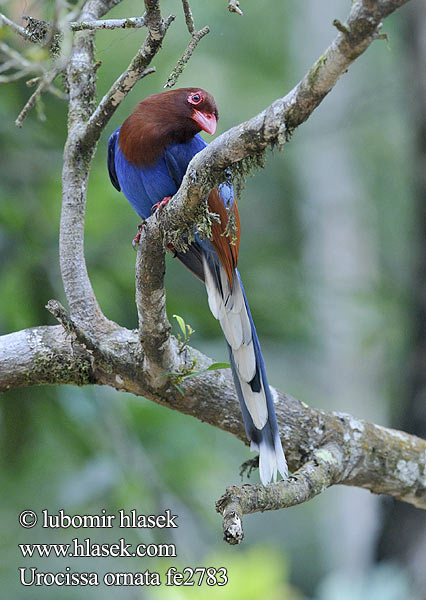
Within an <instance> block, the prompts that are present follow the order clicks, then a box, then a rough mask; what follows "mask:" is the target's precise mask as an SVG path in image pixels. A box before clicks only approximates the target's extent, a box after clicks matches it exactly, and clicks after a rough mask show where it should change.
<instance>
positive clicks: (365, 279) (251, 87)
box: [0, 0, 426, 600]
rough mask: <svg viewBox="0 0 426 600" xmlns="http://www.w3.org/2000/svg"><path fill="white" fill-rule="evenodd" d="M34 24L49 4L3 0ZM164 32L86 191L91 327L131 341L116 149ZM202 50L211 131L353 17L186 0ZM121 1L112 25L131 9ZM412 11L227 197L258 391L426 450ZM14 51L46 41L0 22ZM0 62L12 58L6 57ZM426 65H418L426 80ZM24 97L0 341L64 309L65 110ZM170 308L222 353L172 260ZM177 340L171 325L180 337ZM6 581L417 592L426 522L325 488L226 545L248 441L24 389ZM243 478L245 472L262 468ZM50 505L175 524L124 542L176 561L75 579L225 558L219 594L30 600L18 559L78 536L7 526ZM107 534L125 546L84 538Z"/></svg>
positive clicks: (3, 121)
mask: <svg viewBox="0 0 426 600" xmlns="http://www.w3.org/2000/svg"><path fill="white" fill-rule="evenodd" d="M0 6H1V10H4V11H6V13H7V14H8V16H9V17H11V18H13V19H14V20H15V21H18V22H20V17H21V15H22V14H31V15H33V16H37V15H38V16H39V17H41V18H46V19H48V18H49V17H50V16H51V10H52V3H51V2H47V1H46V2H41V1H38V2H37V1H36V2H30V1H25V2H22V1H18V0H16V1H12V2H0ZM162 6H163V12H164V13H168V12H175V13H177V14H178V18H177V21H176V23H175V24H173V25H172V26H171V28H170V30H169V33H168V34H167V36H166V40H165V43H164V48H163V50H162V51H161V52H160V54H159V55H158V57H157V58H156V59H155V61H154V64H155V66H156V68H157V73H156V74H155V75H150V76H149V77H147V78H146V79H144V80H143V81H142V82H140V83H139V84H138V85H137V87H136V89H135V91H133V93H132V94H131V95H130V96H129V97H128V98H127V99H126V100H125V101H124V102H123V104H122V105H121V106H120V109H119V110H118V111H117V113H116V114H115V115H114V117H113V119H112V121H111V123H110V125H109V127H108V128H107V131H106V132H105V134H104V136H103V137H102V139H101V141H100V143H99V147H98V150H97V153H96V157H95V160H94V163H93V169H92V172H91V176H90V185H89V192H88V207H87V220H86V258H87V265H88V269H89V274H90V277H91V280H92V283H93V286H94V289H95V292H96V294H97V297H98V299H99V301H100V304H101V306H102V307H103V309H104V312H105V314H106V315H107V316H108V317H110V318H111V319H114V320H115V321H117V322H119V323H120V324H122V325H125V326H127V327H129V328H135V327H136V326H137V315H136V308H135V302H134V295H135V293H134V264H135V254H134V253H133V250H132V248H131V244H130V242H131V239H132V237H133V235H134V234H135V231H136V225H137V224H138V222H139V221H138V217H137V216H136V215H135V214H134V213H133V211H132V209H131V207H130V205H128V203H127V201H126V200H125V198H124V196H123V195H121V194H119V193H118V192H116V191H115V190H114V188H113V187H112V186H111V184H110V182H109V179H108V174H107V171H106V160H105V157H106V145H107V140H108V136H109V135H110V133H112V131H113V130H114V129H115V128H116V127H117V126H118V125H120V124H121V122H122V121H123V120H124V119H125V118H126V116H127V115H128V114H129V113H130V112H131V110H132V109H133V107H134V105H135V104H136V103H137V102H138V101H139V100H140V99H142V98H144V97H145V96H147V95H149V94H151V93H157V92H159V91H161V89H162V86H163V85H164V82H165V81H166V79H167V76H168V75H169V73H170V71H171V70H172V69H173V67H174V65H175V63H176V60H177V58H178V57H179V56H180V55H181V54H182V52H183V50H184V48H185V46H186V43H187V41H188V33H187V30H186V27H185V22H184V19H183V16H182V12H181V6H180V3H179V2H178V1H177V0H173V1H172V0H168V1H164V2H163V3H162ZM192 8H193V13H194V17H195V20H196V25H197V26H198V27H201V26H204V25H206V24H208V25H209V26H210V28H211V33H210V34H209V35H208V36H207V37H206V38H204V39H203V40H202V42H201V43H200V46H199V47H198V49H197V50H196V52H195V54H194V56H193V58H192V60H191V62H190V63H189V65H188V66H187V68H186V70H185V72H184V74H183V75H182V77H181V78H180V80H179V84H178V85H179V86H200V87H203V88H206V89H207V90H209V91H210V92H211V93H212V94H213V95H214V96H215V98H216V101H217V103H218V106H219V109H220V121H219V126H218V133H221V132H223V131H224V130H226V129H228V128H229V127H231V126H233V125H235V124H237V123H239V122H241V121H243V120H245V119H247V118H249V117H251V116H252V115H254V114H255V113H257V112H259V111H260V110H261V109H263V108H264V107H265V106H266V105H268V104H269V103H270V102H272V101H273V100H274V99H275V98H276V97H278V96H281V95H284V94H285V93H286V92H287V91H288V90H289V89H291V87H293V85H295V84H296V83H297V81H298V80H299V79H300V78H301V77H302V76H303V75H304V73H305V72H306V70H307V69H308V68H309V67H310V66H311V64H313V62H314V61H315V60H316V59H317V58H318V56H320V54H321V53H322V51H323V50H324V49H325V47H326V46H327V45H328V44H329V43H330V42H331V40H332V39H333V37H334V36H335V33H336V32H335V30H334V28H333V26H332V21H333V19H334V18H339V19H341V20H342V21H343V20H344V19H345V17H346V16H347V14H348V12H349V9H350V2H349V1H348V2H338V1H337V0H331V1H329V2H326V3H324V2H318V0H302V1H299V2H291V1H286V2H272V1H270V0H269V1H267V0H257V1H256V2H253V1H250V0H246V1H244V2H243V6H242V8H243V9H244V12H245V14H244V16H243V17H238V16H236V15H231V14H229V13H228V11H227V10H226V2H225V1H223V2H200V1H199V0H194V1H193V2H192ZM140 13H141V3H140V2H136V0H126V1H125V2H123V3H122V4H121V5H120V6H119V7H117V8H116V9H115V10H114V11H113V12H112V13H111V14H110V15H108V16H109V17H113V16H116V17H124V16H137V15H139V14H140ZM425 24H426V9H425V7H424V5H423V3H422V2H420V0H413V1H412V2H410V3H409V4H408V5H407V6H406V7H404V8H402V9H401V10H400V11H398V12H397V13H396V14H394V15H393V16H391V17H390V18H389V19H387V20H386V22H385V25H384V31H385V32H386V33H387V34H388V36H389V40H388V42H386V41H377V42H375V43H374V44H373V45H372V47H371V48H370V49H369V50H368V51H367V53H366V54H365V55H363V56H362V57H361V58H360V59H359V60H358V61H357V62H356V63H355V64H354V65H353V67H351V69H350V71H349V72H348V73H347V74H346V75H345V76H344V77H343V78H342V80H341V81H340V82H339V84H338V85H337V86H336V88H335V89H334V90H333V91H332V92H331V94H330V95H329V97H327V98H326V99H325V100H324V102H323V104H322V105H321V106H320V107H319V109H318V110H316V111H315V113H314V114H313V116H312V117H311V118H310V119H309V121H308V122H307V123H306V124H304V125H303V126H302V127H300V128H299V129H298V130H297V131H296V133H295V135H294V136H293V139H292V141H291V143H290V144H288V145H286V147H285V149H284V151H283V152H282V153H280V152H274V153H273V154H272V153H271V154H269V155H268V158H267V163H266V166H265V168H264V169H263V170H261V171H259V172H257V173H256V174H255V176H254V177H253V178H250V179H248V181H247V183H246V187H245V190H244V192H243V195H242V198H241V201H240V213H241V219H242V226H243V237H242V243H241V252H240V272H241V274H242V278H243V281H244V284H245V287H246V291H247V294H248V298H249V301H250V305H251V308H252V312H253V316H254V320H255V322H256V326H257V329H258V332H259V335H260V339H261V342H262V347H263V350H264V355H265V359H266V364H267V370H268V373H269V378H270V381H271V383H272V384H273V385H275V386H277V387H279V388H280V389H282V390H285V391H287V392H289V393H291V394H292V395H294V396H296V397H297V398H299V399H300V400H304V401H305V402H307V403H308V404H311V405H313V406H318V407H321V408H325V409H327V410H336V411H342V412H349V413H352V414H354V415H355V416H357V417H361V418H364V419H367V420H371V421H374V422H377V423H379V424H382V425H386V426H394V427H397V428H402V429H405V430H406V431H409V432H413V433H416V434H418V435H422V436H425V435H426V402H425V383H426V382H425V360H424V359H425V354H426V343H425V342H426V339H425V338H426V332H425V309H426V306H425V277H424V276H425V274H426V257H425V253H424V250H425V248H424V234H425V232H426V219H425V210H424V206H425V205H424V196H425V194H424V192H425V168H424V165H425V163H424V158H425V144H426V142H425V140H426V135H425V134H426V109H425V104H424V102H425V96H424V92H425V88H426V85H425V71H424V59H425V54H424V50H425V46H424V31H425V30H426V28H425ZM144 35H145V32H144V30H117V31H107V32H100V33H98V34H97V58H98V59H99V60H101V61H102V67H101V68H100V69H99V71H98V75H99V86H98V88H99V96H100V97H101V96H102V94H103V93H105V92H106V90H107V89H108V87H109V85H110V84H111V83H112V81H113V80H114V79H115V78H116V77H117V76H118V74H119V73H120V72H121V71H122V70H123V69H124V68H125V67H126V66H127V64H128V62H129V60H130V58H131V57H132V56H133V55H134V54H135V52H136V50H137V48H138V47H139V45H140V42H141V39H142V37H143V36H144ZM2 41H5V42H7V43H9V44H11V45H13V46H14V47H15V48H17V49H18V50H20V51H21V52H24V53H25V54H26V55H27V56H28V57H33V58H34V53H35V52H37V49H36V48H34V47H32V46H29V45H26V44H25V42H23V41H22V40H16V39H14V38H13V36H12V35H11V34H10V33H9V31H6V30H5V29H2V30H0V43H1V42H2ZM0 60H3V59H2V57H1V54H0ZM422 65H423V67H422ZM30 93H31V91H30V90H28V88H27V87H26V86H25V84H24V83H18V84H14V85H8V86H3V87H2V88H1V90H0V114H1V118H0V253H1V258H0V261H1V262H0V269H1V270H0V333H9V332H12V331H15V330H18V329H22V328H25V327H32V326H35V325H39V324H40V325H41V324H46V323H52V324H53V319H52V317H51V316H50V315H49V314H48V313H47V311H46V310H45V309H44V305H45V304H46V302H47V301H48V300H49V299H50V298H57V299H59V300H61V301H62V302H65V299H64V294H63V290H62V285H61V279H60V273H59V267H58V258H57V257H58V228H59V215H60V202H61V157H62V148H63V144H64V141H65V136H66V118H67V117H66V103H65V102H61V101H60V100H58V99H56V98H53V97H51V96H45V97H44V98H43V106H39V110H38V114H39V116H40V115H42V114H43V113H44V114H45V115H46V120H45V121H43V120H39V119H37V113H36V111H34V112H33V113H31V115H30V116H29V118H28V119H27V121H26V122H25V124H24V127H23V128H22V129H17V128H16V127H15V125H14V120H15V118H16V116H17V114H18V113H19V111H20V109H21V108H22V106H23V104H24V103H25V101H26V99H27V98H28V96H29V94H30ZM167 292H168V296H167V301H168V311H169V315H172V314H174V313H177V314H178V315H181V316H182V317H183V318H184V319H185V321H186V322H188V323H190V324H191V326H192V327H193V328H194V329H195V330H196V333H195V334H194V336H193V337H192V340H191V342H192V345H194V346H195V347H197V348H199V349H201V350H203V351H204V352H206V353H207V354H209V355H210V356H212V357H213V358H215V359H217V360H227V357H226V352H225V348H224V343H223V341H222V337H221V332H220V329H219V327H218V324H217V322H216V321H215V320H214V319H213V318H212V316H211V315H210V313H209V310H208V305H207V301H206V297H205V296H206V295H205V292H204V290H203V289H202V287H201V285H200V284H199V282H198V281H196V280H195V279H194V278H191V276H190V274H189V273H187V272H186V270H185V269H183V268H182V267H181V265H179V264H177V262H176V261H174V260H173V259H172V258H171V257H170V258H169V259H168V264H167ZM176 332H177V329H176ZM0 435H1V438H0V490H1V492H0V511H1V513H0V516H1V525H0V527H1V529H0V531H1V534H0V552H1V557H2V558H1V564H0V582H1V588H2V597H4V598H9V599H11V600H12V599H13V600H18V599H20V598H32V599H38V598H55V599H56V598H58V599H67V598H90V599H91V598H93V599H95V598H115V597H120V598H126V599H127V598H128V599H134V598H138V599H139V598H146V599H147V600H150V599H151V598H153V599H155V598H163V597H164V598H170V599H172V600H174V599H176V600H181V599H186V598H189V597H197V598H200V599H204V598H206V599H210V598H214V597H218V598H223V599H226V598H229V599H231V598H232V599H235V600H239V599H241V600H242V599H244V600H264V599H267V598H268V599H271V600H300V599H309V600H360V599H362V600H382V599H383V600H407V599H412V600H424V598H426V569H425V564H426V533H425V531H426V527H425V525H426V523H425V513H424V512H421V511H419V510H416V509H415V508H413V507H411V506H408V505H402V504H401V503H397V502H395V501H393V500H391V499H389V498H380V497H374V496H372V495H371V494H369V493H368V492H366V491H363V490H360V489H352V488H333V489H331V490H328V491H326V492H325V493H324V494H322V495H321V496H320V497H318V498H316V499H314V500H312V501H311V502H309V503H308V504H305V505H303V506H300V507H295V508H291V509H288V510H286V511H279V512H277V513H265V514H260V515H253V516H248V517H246V522H245V531H246V540H245V542H244V543H243V544H242V545H241V546H240V547H228V546H226V544H225V543H224V542H223V541H222V539H221V521H220V518H219V516H218V515H217V514H216V513H215V511H214V502H215V500H216V499H217V498H218V497H219V496H220V495H221V494H222V492H223V491H224V489H225V487H226V486H227V485H229V484H231V483H238V482H239V475H238V470H239V465H240V463H242V462H243V461H244V460H246V459H247V458H248V457H249V453H248V450H247V448H246V447H244V446H243V445H242V444H241V443H240V442H238V441H237V440H235V439H233V438H231V436H229V435H228V434H225V433H223V432H221V431H218V430H215V429H213V428H212V427H209V426H208V425H205V424H202V423H199V422H198V421H195V420H193V419H191V418H190V417H187V416H184V415H181V414H178V413H175V412H172V411H170V410H168V409H166V408H163V407H160V406H157V405H154V404H153V403H151V402H149V401H146V400H143V399H141V398H136V397H133V396H131V395H129V394H119V393H117V392H115V391H114V390H111V389H103V388H100V387H93V388H75V387H71V386H64V387H62V388H53V387H43V388H34V389H22V390H17V391H14V392H10V393H8V394H5V395H3V396H1V397H0ZM254 479H255V480H256V481H257V475H256V474H255V475H254ZM25 508H32V509H34V510H40V509H42V508H48V509H49V510H50V511H52V512H56V511H57V510H58V509H59V508H63V509H64V510H65V511H66V512H68V513H69V514H96V513H99V512H100V511H101V509H102V508H105V509H106V510H107V512H109V513H115V512H116V511H117V510H118V509H120V508H124V509H131V508H136V509H137V510H138V511H139V512H140V513H144V514H150V513H161V512H162V511H163V510H164V509H166V508H170V509H171V511H172V512H173V513H177V514H178V515H179V520H178V523H179V528H178V529H176V530H172V531H163V532H162V531H161V530H147V531H146V532H145V531H143V530H142V532H140V533H137V532H134V531H130V530H129V531H128V532H126V535H125V537H126V540H127V541H129V542H133V543H138V542H145V543H149V542H155V543H157V542H158V543H160V542H168V543H175V544H176V547H177V552H178V558H177V559H174V560H173V561H170V560H168V559H164V558H163V559H134V560H133V559H129V558H127V559H121V560H117V559H102V560H101V559H91V560H87V559H84V560H80V561H79V560H78V559H72V560H71V561H70V562H69V565H70V566H71V567H72V570H75V571H87V570H96V571H98V572H100V573H102V572H104V571H107V570H116V571H118V570H122V571H138V570H142V571H143V570H145V569H147V568H148V569H149V570H151V571H155V570H157V571H160V572H164V571H165V570H166V569H167V567H168V566H169V565H170V564H173V565H176V566H179V567H181V566H186V565H192V566H215V567H219V566H226V567H227V568H228V576H229V581H230V583H229V584H228V586H226V587H223V588H216V589H215V588H207V587H205V586H204V587H202V588H198V589H191V588H165V587H164V586H162V587H161V588H159V589H154V588H121V589H118V588H105V587H104V586H99V588H94V589H88V588H84V589H83V588H68V589H66V588H40V589H36V588H22V587H20V586H19V584H18V574H17V567H18V566H37V567H38V569H39V570H41V571H58V570H63V568H64V561H63V560H59V559H53V558H50V559H43V560H42V559H39V560H29V559H26V560H24V559H22V558H20V555H19V553H18V549H17V544H18V543H23V542H61V541H63V542H69V541H70V539H71V538H72V537H75V535H78V536H79V537H86V536H87V535H88V534H87V533H86V532H85V531H83V530H81V531H78V532H70V531H66V530H62V531H61V530H59V531H56V530H44V531H43V532H41V529H39V528H35V529H33V530H27V531H24V530H22V529H21V528H20V527H19V525H18V522H17V515H18V513H19V512H20V510H23V509H25ZM90 533H92V536H91V537H92V540H94V541H99V542H107V541H115V540H117V539H118V538H119V537H122V531H119V530H116V529H114V530H112V531H109V530H98V531H91V532H90Z"/></svg>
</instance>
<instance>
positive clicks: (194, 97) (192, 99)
mask: <svg viewBox="0 0 426 600" xmlns="http://www.w3.org/2000/svg"><path fill="white" fill-rule="evenodd" d="M202 99H203V97H202V96H201V94H198V93H196V94H191V95H190V96H189V97H188V102H189V103H190V104H194V105H195V106H196V105H197V104H200V102H201V101H202Z"/></svg>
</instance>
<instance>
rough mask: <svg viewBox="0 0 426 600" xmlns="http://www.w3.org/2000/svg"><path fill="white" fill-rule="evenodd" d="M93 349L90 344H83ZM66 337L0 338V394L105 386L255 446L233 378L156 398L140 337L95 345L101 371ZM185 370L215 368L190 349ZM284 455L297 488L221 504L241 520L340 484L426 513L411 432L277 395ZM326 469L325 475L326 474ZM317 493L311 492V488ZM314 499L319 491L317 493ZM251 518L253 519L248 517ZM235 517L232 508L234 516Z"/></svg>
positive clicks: (47, 332)
mask: <svg viewBox="0 0 426 600" xmlns="http://www.w3.org/2000/svg"><path fill="white" fill-rule="evenodd" d="M83 346H87V341H84V342H83ZM83 346H82V345H80V344H78V341H77V340H74V341H73V339H72V337H71V336H69V334H67V335H65V334H64V331H63V329H62V328H61V327H58V326H57V327H38V328H34V329H27V330H24V331H20V332H17V333H13V334H10V335H7V336H2V337H0V391H7V390H8V389H11V388H16V387H22V386H29V385H37V384H44V383H52V384H60V383H75V384H77V385H81V384H90V383H96V384H104V385H109V386H112V387H115V388H116V389H119V390H124V391H128V392H131V393H133V394H136V395H139V396H144V397H146V398H149V399H151V400H153V401H155V402H158V403H160V404H163V405H165V406H168V407H169V408H173V409H175V410H178V411H180V412H182V413H185V414H188V415H192V416H194V417H196V418H197V419H199V420H201V421H203V422H206V423H209V424H210V425H212V426H214V427H218V428H220V429H223V430H224V431H227V432H229V433H231V434H232V435H234V436H236V437H238V438H239V439H240V440H242V441H244V443H247V440H246V436H245V431H244V425H243V422H242V418H241V411H240V407H239V404H238V400H237V398H236V395H235V389H234V385H233V382H232V377H231V374H230V372H229V371H228V370H221V371H211V372H207V373H204V374H203V375H200V376H198V377H193V378H190V379H186V380H185V381H184V382H182V384H181V387H182V388H183V390H184V392H185V395H184V396H182V394H181V393H180V392H178V391H177V389H176V388H175V387H174V386H173V385H171V386H170V387H168V388H158V389H154V387H153V386H152V380H151V378H150V377H149V376H148V375H146V374H145V373H144V369H143V356H142V355H141V353H140V344H139V341H138V336H137V335H136V333H135V332H132V331H128V330H126V329H123V328H119V327H116V328H115V329H114V330H112V331H110V332H109V333H108V334H106V335H104V336H103V337H102V338H101V339H99V338H98V339H97V340H96V346H97V348H100V349H101V351H102V361H98V360H97V358H96V356H95V355H94V353H93V352H92V353H88V352H87V351H86V350H85V349H84V347H83ZM185 358H186V360H187V361H188V362H192V360H194V359H195V360H197V368H199V369H200V370H201V369H202V368H203V367H205V366H207V365H208V364H210V363H211V361H210V359H208V358H207V357H206V356H203V355H202V354H200V353H199V352H197V351H195V350H193V349H190V348H189V349H188V351H187V355H186V357H185ZM273 394H274V397H275V400H276V403H275V408H276V414H277V421H278V425H279V429H280V433H281V439H282V442H283V447H284V450H285V453H286V456H287V459H288V462H289V466H290V468H291V470H292V471H293V472H295V471H297V470H298V469H302V470H301V471H299V472H298V473H295V476H297V481H296V482H295V481H294V480H290V481H289V482H280V483H278V484H272V485H270V486H267V487H266V488H263V486H256V485H254V486H244V488H243V492H242V491H241V490H240V489H239V488H237V487H235V488H232V493H231V494H230V495H229V490H228V492H227V495H226V498H228V499H229V502H228V500H221V501H220V506H221V507H223V511H225V508H226V507H227V506H228V504H230V505H232V504H234V505H235V502H239V503H240V505H241V509H239V510H241V515H242V514H243V513H246V512H253V511H254V510H270V509H276V508H280V507H281V506H283V505H292V504H294V503H296V501H297V499H299V501H302V500H304V499H307V498H308V497H310V494H311V496H312V495H315V493H318V492H319V491H321V490H320V488H321V487H326V486H327V485H330V484H332V483H341V484H345V485H354V486H358V487H363V488H365V489H368V490H370V491H372V492H374V493H376V494H389V495H391V496H393V497H395V498H397V499H399V500H402V501H404V502H408V503H410V504H413V505H414V506H417V507H418V508H423V509H426V441H425V440H422V439H420V438H418V437H416V436H413V435H409V434H407V433H404V432H402V431H395V430H393V429H387V428H385V427H381V426H380V425H374V424H372V423H367V422H366V421H362V420H360V419H357V418H355V417H352V416H351V415H347V414H343V413H329V412H326V411H323V410H319V409H316V408H311V407H309V406H307V405H306V404H305V403H303V402H299V401H298V400H296V399H294V398H292V397H291V396H288V395H285V394H282V393H280V392H278V391H276V390H273ZM318 466H319V467H320V468H319V469H318V468H317V467H318ZM309 486H311V488H310V487H309ZM311 489H312V491H310V490H311ZM247 508H249V509H250V510H247ZM229 512H232V508H226V514H228V513H229Z"/></svg>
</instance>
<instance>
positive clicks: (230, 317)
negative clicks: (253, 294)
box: [203, 255, 288, 485]
mask: <svg viewBox="0 0 426 600" xmlns="http://www.w3.org/2000/svg"><path fill="white" fill-rule="evenodd" d="M203 267H204V281H205V284H206V288H207V294H208V299H209V306H210V310H211V312H212V314H213V315H214V316H215V317H216V319H218V320H219V322H220V325H221V327H222V330H223V333H224V334H225V338H226V341H227V343H228V348H229V356H230V361H231V369H232V375H233V377H234V383H235V388H236V390H237V395H238V399H239V401H240V405H241V410H242V413H243V417H244V423H245V428H246V433H247V437H248V439H249V440H250V441H251V446H250V449H251V450H257V451H258V452H259V472H260V479H261V481H262V483H263V485H267V484H268V483H269V482H270V481H271V480H273V481H276V480H277V473H278V471H279V472H280V473H281V476H282V477H283V478H284V479H287V477H288V468H287V463H286V460H285V456H284V452H283V449H282V446H281V440H280V436H279V433H278V426H277V420H276V416H275V410H274V403H273V400H272V395H271V392H270V389H269V384H268V380H267V377H266V370H265V364H264V362H263V357H262V352H261V350H260V344H259V339H258V337H257V334H256V329H255V326H254V323H253V319H252V316H251V314H250V309H249V306H248V303H247V298H246V295H245V293H244V288H243V285H242V283H241V279H240V274H239V273H238V271H237V269H235V271H234V277H233V281H232V289H231V286H230V284H229V281H228V278H227V275H226V272H225V269H224V268H223V266H222V265H221V264H220V263H218V262H217V261H215V260H212V257H210V256H205V255H204V256H203Z"/></svg>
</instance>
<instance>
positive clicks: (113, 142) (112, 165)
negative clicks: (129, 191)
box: [108, 129, 121, 192]
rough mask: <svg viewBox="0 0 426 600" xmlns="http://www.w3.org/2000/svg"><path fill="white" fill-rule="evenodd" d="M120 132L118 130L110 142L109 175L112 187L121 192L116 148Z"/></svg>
mask: <svg viewBox="0 0 426 600" xmlns="http://www.w3.org/2000/svg"><path fill="white" fill-rule="evenodd" d="M119 132H120V130H119V129H116V130H115V131H114V133H113V134H112V136H111V137H110V138H109V140H108V173H109V178H110V179H111V183H112V185H113V186H114V187H115V189H116V190H118V191H119V192H121V188H120V184H119V183H118V178H117V172H116V170H115V146H116V144H117V143H118V134H119Z"/></svg>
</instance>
